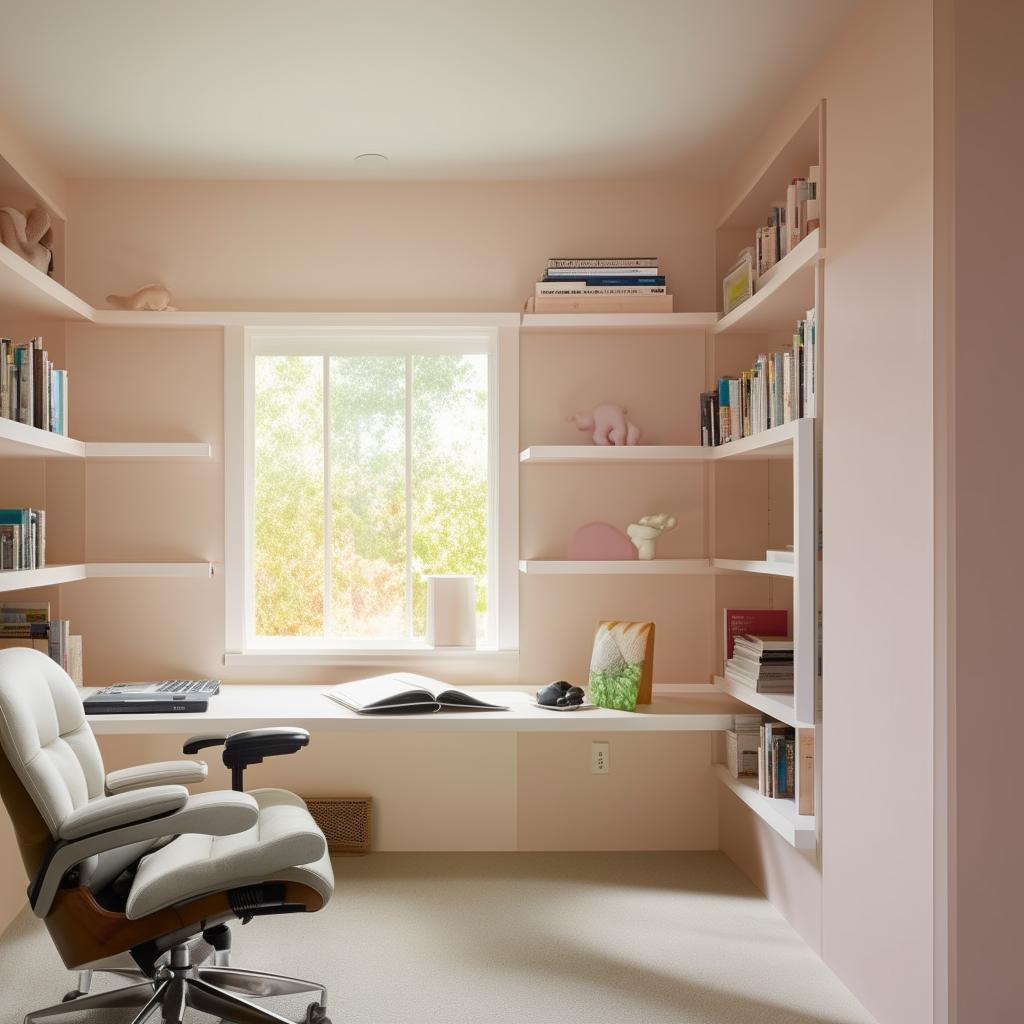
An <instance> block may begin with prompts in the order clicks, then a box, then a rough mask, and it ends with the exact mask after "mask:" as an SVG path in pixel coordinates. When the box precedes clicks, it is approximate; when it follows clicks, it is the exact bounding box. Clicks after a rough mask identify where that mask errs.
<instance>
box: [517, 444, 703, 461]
mask: <svg viewBox="0 0 1024 1024" xmlns="http://www.w3.org/2000/svg"><path fill="white" fill-rule="evenodd" d="M714 451H715V449H713V448H701V447H700V446H698V445H689V444H637V445H586V444H538V445H532V446H531V447H529V448H526V449H524V450H523V451H521V452H520V453H519V461H520V462H619V463H622V462H628V463H634V462H707V461H708V460H709V459H711V458H712V457H713V456H712V454H711V453H712V452H714Z"/></svg>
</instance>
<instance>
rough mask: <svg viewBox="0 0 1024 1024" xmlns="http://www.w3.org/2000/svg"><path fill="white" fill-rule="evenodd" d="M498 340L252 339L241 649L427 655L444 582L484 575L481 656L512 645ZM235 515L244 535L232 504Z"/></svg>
mask: <svg viewBox="0 0 1024 1024" xmlns="http://www.w3.org/2000/svg"><path fill="white" fill-rule="evenodd" d="M499 333H500V332H499V331H497V330H494V329H492V330H487V331H483V330H479V329H477V330H473V331H467V330H464V329H462V330H458V329H450V330H444V329H431V330H420V331H415V332H414V331H409V332H400V331H395V330H392V331H386V330H379V329H355V328H344V329H343V328H338V329H317V330H287V331H286V330H274V329H269V328H267V329H262V328H261V329H255V328H253V329H249V330H247V331H245V332H244V334H243V336H242V338H241V345H240V348H241V362H242V377H243V389H242V390H243V395H244V398H243V403H242V404H243V410H244V411H243V417H242V418H243V425H242V431H241V441H242V459H241V461H242V464H243V472H242V474H241V483H242V486H241V488H240V489H239V490H240V492H241V493H240V495H239V497H240V499H241V511H242V516H241V519H242V523H243V526H242V532H243V536H242V538H241V543H240V544H239V545H237V550H238V551H239V552H240V553H241V554H242V558H241V562H242V565H241V571H242V575H243V577H244V580H243V585H242V587H241V588H238V587H237V586H235V587H232V585H231V584H232V580H230V579H229V581H228V587H229V607H228V618H229V639H228V645H229V651H230V650H231V649H232V648H234V650H236V651H239V650H240V651H243V652H245V651H249V652H269V651H273V652H278V653H287V652H294V653H298V654H301V653H304V652H317V653H327V652H339V653H344V652H353V651H359V652H363V653H367V652H375V651H381V652H384V651H387V652H396V651H422V650H424V649H425V639H424V638H425V633H426V595H427V582H426V581H427V577H428V576H430V575H435V574H437V575H444V574H458V575H469V576H472V577H473V578H474V580H475V583H476V610H477V645H478V647H479V648H483V649H487V648H499V647H502V646H506V647H507V646H510V644H509V639H510V638H514V626H515V611H514V609H513V610H511V613H510V610H509V609H508V608H507V607H506V608H505V609H504V611H505V614H504V616H499V603H500V598H499V595H500V593H501V588H500V587H499V576H500V575H501V574H502V573H501V568H502V567H501V561H502V559H501V557H500V554H499V544H498V533H499V531H498V511H499V486H498V483H499V464H500V456H499V452H500V445H499V438H498V430H499V417H498V415H497V405H498V394H499V389H498V364H499V359H498V336H499ZM229 373H230V369H229ZM226 408H228V405H227V404H226ZM226 425H227V426H228V427H229V430H228V433H229V434H230V425H229V424H226ZM513 448H514V439H513ZM513 454H514V452H513ZM236 457H237V453H236ZM228 458H229V462H231V461H233V459H232V456H231V454H230V453H229V455H228ZM228 504H229V506H230V505H231V504H232V488H231V486H230V485H229V487H228ZM506 504H508V502H507V496H506ZM513 508H514V506H513ZM513 514H514V513H513ZM226 521H227V523H228V532H229V534H230V533H231V532H233V531H235V532H237V529H238V523H237V520H235V519H233V518H232V509H231V508H230V507H229V509H228V517H227V520H226ZM232 523H234V524H235V525H234V526H232ZM228 542H229V551H230V550H231V538H230V537H229V538H228ZM512 554H513V558H514V551H513V553H512ZM507 561H508V559H506V562H507ZM229 565H231V563H230V561H229ZM509 568H510V569H511V570H512V571H511V575H512V576H513V578H514V575H515V573H514V568H515V566H514V561H513V562H512V565H511V566H510V567H509ZM231 570H232V575H235V574H237V571H238V566H236V565H231ZM508 574H509V573H508V572H507V571H506V574H505V575H506V576H507V575H508ZM235 582H236V583H237V581H235ZM506 583H507V580H506ZM506 591H507V587H506ZM232 592H233V593H235V595H236V596H240V597H241V604H242V607H241V609H240V612H241V615H240V618H241V621H240V622H238V621H236V622H235V625H234V632H235V634H236V636H235V637H234V638H232V636H231V633H232V623H231V620H232V618H235V619H236V620H237V619H238V618H239V614H238V613H239V609H234V610H233V609H232V607H231V603H232V598H231V593H232ZM239 627H240V628H239ZM238 634H241V635H240V636H239V635H238ZM233 639H234V642H232V640H233ZM513 642H514V639H513Z"/></svg>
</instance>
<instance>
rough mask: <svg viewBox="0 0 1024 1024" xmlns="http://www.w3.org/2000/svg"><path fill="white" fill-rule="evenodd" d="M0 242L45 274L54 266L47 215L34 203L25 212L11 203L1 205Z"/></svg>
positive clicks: (51, 232)
mask: <svg viewBox="0 0 1024 1024" xmlns="http://www.w3.org/2000/svg"><path fill="white" fill-rule="evenodd" d="M0 242H3V243H4V245H6V246H7V248H8V249H10V250H12V251H13V252H16V253H17V254H18V255H19V256H20V257H21V258H22V259H23V260H27V261H28V262H29V263H31V264H32V266H33V267H35V268H36V270H38V271H41V272H42V273H44V274H48V273H49V272H50V269H51V267H52V266H53V250H52V246H53V231H52V229H51V227H50V214H49V213H48V212H47V211H46V210H44V209H43V207H41V206H34V207H33V208H32V209H31V210H29V211H28V213H27V214H24V213H22V212H21V210H16V209H14V207H13V206H3V207H0Z"/></svg>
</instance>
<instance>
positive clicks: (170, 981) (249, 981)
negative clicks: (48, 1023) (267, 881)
mask: <svg viewBox="0 0 1024 1024" xmlns="http://www.w3.org/2000/svg"><path fill="white" fill-rule="evenodd" d="M303 992H317V993H319V1000H318V1002H317V1003H313V1004H311V1005H310V1007H309V1009H308V1010H307V1012H306V1017H305V1020H306V1021H310V1022H313V1021H315V1022H317V1024H330V1021H329V1020H328V1019H327V1017H326V1008H327V990H326V989H325V988H324V986H323V985H320V984H318V983H317V982H315V981H303V980H302V979H301V978H288V977H285V976H283V975H280V974H265V973H263V972H262V971H247V970H243V969H242V968H238V967H227V966H220V965H213V966H195V965H193V963H192V958H191V955H190V952H189V948H188V946H187V945H185V946H177V947H175V948H174V949H173V950H171V958H170V962H169V963H168V964H167V965H166V966H161V967H159V968H158V969H157V971H156V973H155V974H154V976H153V977H152V978H150V979H147V980H146V981H144V982H142V983H141V984H137V985H128V986H127V987H125V988H118V989H113V990H111V991H109V992H97V993H96V994H95V995H87V996H81V997H79V998H75V999H69V1000H67V1001H65V1002H62V1003H57V1004H56V1005H55V1006H48V1007H47V1008H46V1009H43V1010H36V1011H34V1012H33V1013H30V1014H28V1015H27V1016H26V1017H25V1024H32V1022H34V1021H42V1020H48V1019H49V1018H51V1017H59V1016H61V1015H64V1014H70V1013H82V1012H85V1011H89V1010H108V1009H136V1008H138V1013H137V1014H136V1015H135V1016H134V1017H133V1018H132V1020H131V1024H147V1022H149V1021H151V1020H153V1019H154V1017H155V1015H156V1013H157V1011H158V1010H159V1011H160V1020H161V1021H162V1022H163V1024H182V1022H183V1018H184V1015H185V1007H187V1006H190V1007H192V1008H193V1009H195V1010H198V1011H199V1012H200V1013H208V1014H211V1015H212V1016H214V1017H220V1018H222V1019H223V1020H225V1021H230V1022H231V1024H295V1021H291V1020H289V1019H288V1018H287V1017H282V1016H281V1015H280V1014H278V1013H274V1012H273V1011H272V1010H268V1009H266V1008H265V1007H263V1006H259V1005H258V1004H256V1003H254V1002H252V1001H251V1000H252V998H253V997H256V998H264V997H266V996H284V995H295V994H300V993H303Z"/></svg>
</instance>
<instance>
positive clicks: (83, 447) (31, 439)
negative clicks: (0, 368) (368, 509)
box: [0, 159, 214, 663]
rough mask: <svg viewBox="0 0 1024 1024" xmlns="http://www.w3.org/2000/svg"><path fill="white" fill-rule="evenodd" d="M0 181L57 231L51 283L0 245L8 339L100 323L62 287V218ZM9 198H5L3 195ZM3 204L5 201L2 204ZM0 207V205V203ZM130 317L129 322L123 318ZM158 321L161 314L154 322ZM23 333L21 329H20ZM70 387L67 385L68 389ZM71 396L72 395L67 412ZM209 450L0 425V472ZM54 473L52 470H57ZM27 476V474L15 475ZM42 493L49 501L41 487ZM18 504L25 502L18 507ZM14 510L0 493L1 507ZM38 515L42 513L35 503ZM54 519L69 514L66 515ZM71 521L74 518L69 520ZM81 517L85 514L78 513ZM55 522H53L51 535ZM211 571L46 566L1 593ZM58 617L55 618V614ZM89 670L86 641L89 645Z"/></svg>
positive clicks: (10, 173) (202, 567) (17, 577)
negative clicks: (31, 464)
mask: <svg viewBox="0 0 1024 1024" xmlns="http://www.w3.org/2000/svg"><path fill="white" fill-rule="evenodd" d="M0 165H2V166H3V168H4V176H3V180H2V182H0V185H2V188H3V189H4V190H10V191H11V194H12V195H14V194H16V195H17V196H18V197H19V200H18V202H19V203H20V202H22V201H23V198H24V197H25V196H34V197H35V200H36V202H37V203H39V204H41V205H43V206H45V207H46V208H48V209H49V211H50V214H51V218H52V221H53V225H54V239H55V248H54V276H52V277H51V276H49V275H48V274H44V273H42V272H41V271H39V270H37V269H36V268H35V267H33V266H32V265H31V264H30V263H28V262H27V261H25V260H24V259H22V258H21V257H20V256H19V255H17V254H16V253H15V252H13V251H11V250H10V249H8V248H7V247H6V246H3V245H0V324H3V330H2V332H0V333H3V335H4V336H5V337H7V336H8V335H11V336H14V337H15V338H16V340H22V341H23V340H26V339H27V338H28V337H29V336H30V334H34V333H37V332H38V329H39V325H41V324H53V325H60V326H61V327H63V325H67V324H81V323H85V324H90V323H96V322H97V321H99V320H101V319H102V316H101V314H99V313H98V311H97V310H95V309H94V308H93V307H92V306H91V305H90V304H89V303H88V302H86V301H85V300H84V299H82V298H80V297H79V296H77V295H75V294H74V293H73V292H71V291H69V290H68V288H66V287H65V286H64V285H63V284H62V283H61V280H62V276H63V272H64V269H65V266H64V263H65V261H64V244H65V231H66V226H65V223H64V222H65V218H64V215H63V213H62V212H61V211H60V210H59V209H57V208H56V207H55V206H54V205H53V204H52V203H50V202H49V201H48V200H47V199H46V197H45V196H44V195H43V194H42V193H41V192H39V190H37V189H35V188H34V187H33V185H32V183H31V182H29V181H27V180H26V179H24V178H23V177H22V176H21V175H19V174H18V173H17V172H16V171H15V170H14V169H13V168H12V167H11V166H10V165H8V164H6V163H5V162H4V161H3V160H2V159H0ZM5 194H6V193H5ZM0 198H2V197H0ZM0 205H3V204H2V203H0ZM126 315H127V314H126ZM157 315H159V314H157ZM22 325H24V328H23V329H22ZM73 386H74V385H72V387H73ZM73 403H74V395H73V393H72V405H73ZM212 455H213V448H212V446H211V445H210V444H209V443H206V442H201V441H194V440H174V441H80V440H77V439H76V438H73V437H64V436H62V435H60V434H56V433H52V432H50V431H47V430H40V429H38V428H36V427H31V426H27V425H26V424H24V423H19V422H16V421H14V420H10V419H6V418H0V467H3V466H4V465H5V464H6V465H9V466H11V467H12V468H13V462H12V463H8V461H7V460H18V461H20V462H24V461H26V460H36V461H39V462H40V463H42V464H43V465H46V464H49V463H52V462H53V461H54V460H59V461H67V462H74V461H82V462H84V463H85V464H86V465H88V463H90V462H156V463H170V462H194V461H203V460H209V459H211V458H212ZM54 469H55V470H56V467H54ZM20 476H24V474H20ZM41 493H44V494H45V493H46V488H45V486H44V487H43V488H42V492H41ZM18 500H19V501H22V500H24V498H20V499H18ZM13 503H14V502H13V501H12V500H10V498H9V496H7V495H4V493H3V488H0V505H9V504H13ZM40 506H41V507H45V506H44V504H43V502H40ZM58 514H62V515H67V514H69V513H68V512H67V511H66V510H65V509H64V508H63V507H62V509H61V512H60V513H58ZM71 514H72V515H73V514H74V513H71ZM78 514H79V515H84V512H82V513H78ZM52 523H53V520H51V527H52ZM213 571H214V567H213V565H212V563H210V562H208V561H195V562H85V561H83V562H78V563H72V564H51V565H47V566H45V567H44V568H41V569H18V570H12V571H5V572H0V592H3V593H5V594H11V593H15V592H17V591H24V590H34V589H38V588H44V587H62V586H65V585H70V584H79V583H82V582H84V581H87V580H93V579H104V580H115V579H118V580H125V581H129V580H145V579H180V580H186V579H193V580H200V579H209V578H210V577H211V576H212V575H213ZM58 614H59V613H58ZM86 662H87V663H88V639H87V640H86Z"/></svg>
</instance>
